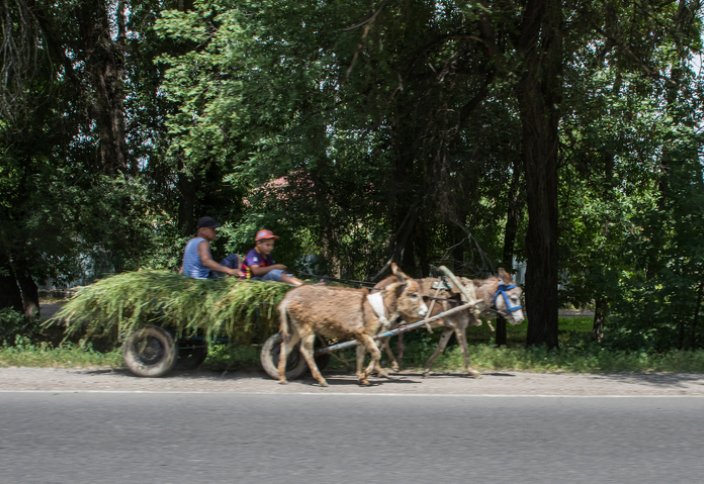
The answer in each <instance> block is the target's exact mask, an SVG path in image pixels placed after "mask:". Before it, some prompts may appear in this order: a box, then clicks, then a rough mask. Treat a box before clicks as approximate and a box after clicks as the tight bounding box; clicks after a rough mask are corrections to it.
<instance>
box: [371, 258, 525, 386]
mask: <svg viewBox="0 0 704 484" xmlns="http://www.w3.org/2000/svg"><path fill="white" fill-rule="evenodd" d="M498 273H499V275H498V277H489V278H487V279H475V280H472V279H467V278H465V277H460V278H459V280H460V283H461V284H462V285H464V286H465V287H467V288H468V289H473V293H474V295H475V297H476V298H477V299H478V300H479V309H480V310H481V312H482V314H485V313H488V312H490V311H492V310H493V311H496V312H497V313H499V314H501V315H502V316H504V317H505V318H506V320H507V321H509V322H510V323H511V324H518V323H520V322H521V321H523V319H524V316H523V308H522V306H521V303H520V301H521V294H522V292H523V291H522V289H521V288H520V287H518V286H517V285H516V283H515V282H514V281H513V278H512V277H511V275H509V274H508V273H507V272H506V271H505V270H504V269H499V271H498ZM395 280H396V279H395V276H389V277H387V278H386V279H384V280H382V281H380V282H379V283H378V284H377V285H376V286H374V287H375V288H379V289H381V288H383V287H386V286H387V285H388V284H394V283H395ZM418 282H419V283H420V286H421V293H422V294H423V297H425V298H430V299H431V300H432V299H436V301H435V304H434V305H433V307H432V309H431V311H430V314H429V316H435V315H437V314H440V313H441V312H443V311H447V310H448V309H451V308H452V307H453V306H457V305H459V304H461V303H462V302H461V299H460V294H459V291H458V290H457V288H454V287H452V285H449V286H445V285H444V283H443V282H442V281H441V280H440V279H437V278H425V279H419V280H418ZM438 287H439V288H440V290H439V291H438ZM430 324H431V327H432V328H439V327H442V328H443V332H442V334H441V335H440V340H439V341H438V345H437V347H436V348H435V351H434V352H433V354H432V355H431V356H430V358H428V360H427V361H426V363H425V371H424V373H423V374H424V375H428V374H429V373H430V371H431V369H432V366H433V363H434V362H435V360H436V359H437V357H438V356H440V355H441V354H442V352H443V351H444V350H445V347H446V346H447V344H448V343H449V341H450V338H452V335H453V334H454V335H455V338H456V339H457V342H458V343H459V345H460V347H461V348H462V357H463V359H464V369H465V371H466V373H467V374H468V375H469V376H471V377H473V378H477V377H479V376H480V373H479V372H478V371H477V370H475V369H474V368H472V366H471V364H470V357H469V349H468V345H467V326H470V325H471V326H479V325H480V324H481V320H480V319H478V318H477V317H476V316H475V313H473V312H472V311H470V310H467V311H462V312H460V313H457V314H453V315H451V316H448V317H447V318H442V319H439V320H437V321H433V322H432V323H430ZM402 337H403V335H400V336H399V359H401V358H402V348H403V340H402ZM382 346H383V348H384V351H385V352H386V354H387V356H388V357H389V360H390V362H391V368H392V369H393V370H394V371H398V369H399V363H398V360H397V359H396V356H395V355H394V353H393V352H392V351H391V347H390V345H389V339H388V338H386V339H384V340H383V342H382Z"/></svg>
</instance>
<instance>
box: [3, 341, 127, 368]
mask: <svg viewBox="0 0 704 484" xmlns="http://www.w3.org/2000/svg"><path fill="white" fill-rule="evenodd" d="M121 364H122V355H121V354H120V351H119V350H113V351H109V352H100V351H95V350H94V349H92V348H91V347H90V346H81V345H76V344H72V343H65V344H61V345H59V346H53V345H51V344H49V343H38V344H33V343H30V342H29V341H28V340H23V339H22V338H18V339H17V341H16V344H15V345H13V346H0V367H8V366H28V367H43V368H87V367H95V366H114V367H117V366H120V365H121Z"/></svg>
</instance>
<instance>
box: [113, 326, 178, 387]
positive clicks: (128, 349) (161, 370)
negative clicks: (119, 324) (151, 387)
mask: <svg viewBox="0 0 704 484" xmlns="http://www.w3.org/2000/svg"><path fill="white" fill-rule="evenodd" d="M122 357H123V359H124V360H125V365H126V366H127V368H128V369H129V370H130V371H131V372H132V373H134V374H135V375H137V376H146V377H160V376H164V375H166V374H167V373H168V372H170V371H171V370H172V369H173V367H174V364H175V363H176V345H175V344H174V339H173V337H171V334H170V333H169V332H168V331H166V330H165V329H163V328H160V327H158V326H145V327H144V328H141V329H138V330H137V331H135V332H134V333H132V334H131V335H130V336H129V337H128V338H127V340H126V341H125V344H124V345H123V347H122Z"/></svg>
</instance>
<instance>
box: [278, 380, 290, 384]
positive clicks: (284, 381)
mask: <svg viewBox="0 0 704 484" xmlns="http://www.w3.org/2000/svg"><path fill="white" fill-rule="evenodd" d="M287 383H288V380H285V379H284V380H279V385H286V384H287Z"/></svg>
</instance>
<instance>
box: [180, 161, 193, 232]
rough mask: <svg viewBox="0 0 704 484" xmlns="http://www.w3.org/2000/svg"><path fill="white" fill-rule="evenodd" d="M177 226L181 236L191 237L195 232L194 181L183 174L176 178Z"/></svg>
mask: <svg viewBox="0 0 704 484" xmlns="http://www.w3.org/2000/svg"><path fill="white" fill-rule="evenodd" d="M177 187H178V193H179V195H180V197H179V204H178V226H179V229H180V232H181V235H184V236H186V235H193V234H194V233H195V231H196V220H195V215H194V211H195V205H196V184H195V181H194V180H193V179H192V178H190V177H189V176H188V175H186V174H185V173H183V172H181V173H180V174H179V176H178V182H177Z"/></svg>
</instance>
